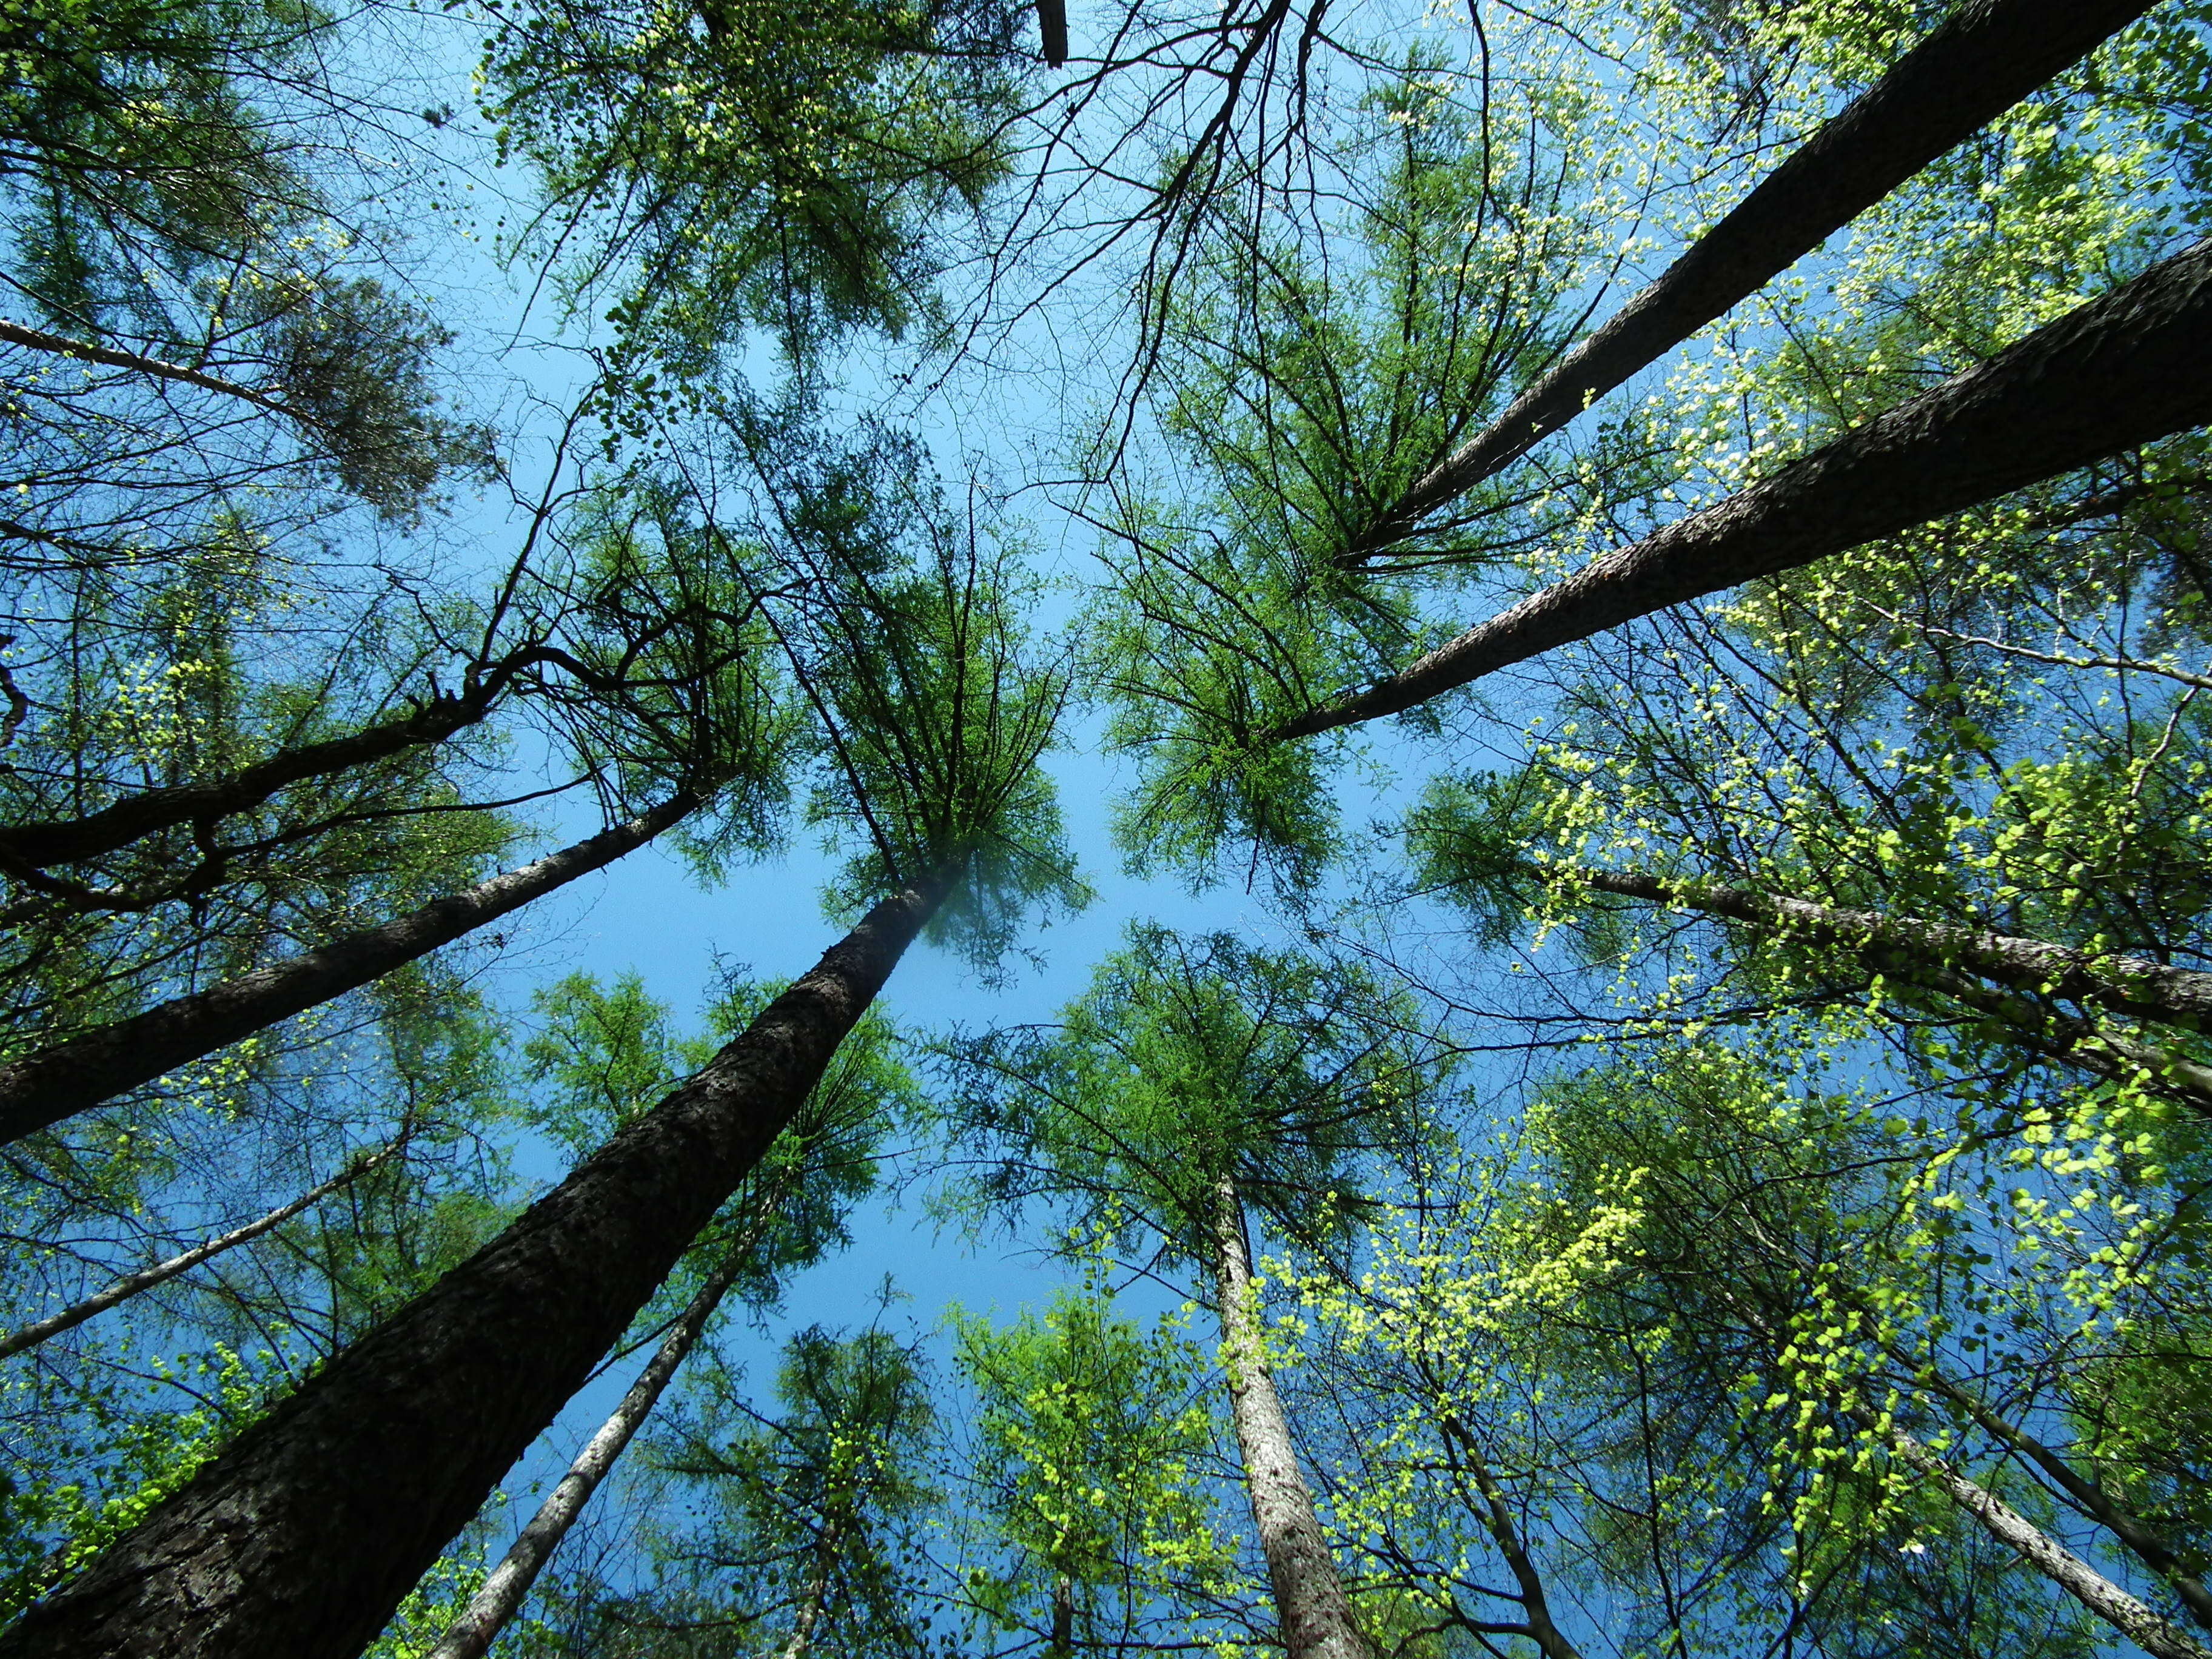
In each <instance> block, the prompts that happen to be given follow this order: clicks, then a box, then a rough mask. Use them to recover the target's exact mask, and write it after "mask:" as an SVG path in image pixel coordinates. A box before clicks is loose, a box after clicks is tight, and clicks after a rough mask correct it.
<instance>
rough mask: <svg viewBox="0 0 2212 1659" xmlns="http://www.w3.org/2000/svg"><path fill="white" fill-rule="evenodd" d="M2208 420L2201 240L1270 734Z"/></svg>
mask: <svg viewBox="0 0 2212 1659" xmlns="http://www.w3.org/2000/svg"><path fill="white" fill-rule="evenodd" d="M2207 419H2212V240H2205V241H2201V242H2199V243H2197V245H2196V246H2193V247H2191V248H2190V249H2188V250H2187V251H2186V252H2182V253H2178V254H2176V255H2174V256H2173V257H2172V258H2170V259H2166V260H2163V261H2161V262H2160V263H2159V264H2155V265H2154V266H2152V267H2151V268H2150V269H2149V270H2147V271H2145V272H2144V273H2143V274H2142V276H2138V277H2136V279H2135V280H2134V281H2133V282H2130V283H2124V284H2122V285H2121V286H2120V287H2119V288H2118V289H2114V290H2113V291H2112V293H2110V294H2108V295H2106V296H2105V297H2104V298H2103V299H2101V300H2099V301H2094V302H2093V303H2092V304H2089V305H2086V306H2083V307H2081V309H2079V310H2077V311H2074V312H2071V313H2068V314H2067V315H2066V316H2064V317H2062V318H2060V319H2058V320H2057V322H2055V323H2052V324H2051V325H2048V326H2046V327H2044V328H2041V329H2039V330H2037V331H2035V332H2034V333H2033V334H2031V335H2029V336H2028V337H2027V338H2026V339H2025V340H2022V341H2021V342H2019V343H2017V344H2015V345H2013V346H2010V347H2008V349H2005V350H2003V351H2001V352H1999V353H1998V354H1997V355H1996V356H1994V357H1992V358H1990V360H1989V361H1988V362H1984V363H1980V364H1978V365H1976V366H1975V367H1974V368H1970V369H1967V370H1966V372H1965V373H1963V374H1954V376H1952V377H1951V378H1950V379H1949V380H1946V381H1944V382H1943V383H1942V385H1941V386H1936V388H1935V389H1934V390H1932V391H1930V392H1924V393H1923V394H1922V395H1921V396H1919V397H1917V398H1911V399H1909V400H1908V401H1906V402H1905V403H1903V404H1899V405H1897V406H1896V407H1895V408H1893V409H1890V410H1885V411H1884V412H1883V413H1881V414H1880V415H1878V416H1875V417H1874V418H1873V419H1871V420H1869V421H1868V422H1866V423H1865V424H1864V425H1863V426H1860V427H1858V428H1855V429H1854V430H1852V431H1850V432H1849V433H1847V434H1845V435H1844V436H1843V437H1841V438H1838V439H1837V440H1836V441H1834V442H1833V443H1832V444H1829V445H1828V446H1826V447H1825V448H1822V449H1820V450H1816V451H1815V452H1814V453H1812V454H1810V455H1807V456H1804V457H1802V458H1801V459H1797V460H1795V461H1792V462H1791V463H1790V465H1787V466H1785V467H1784V468H1782V469H1781V470H1780V471H1778V472H1776V473H1774V474H1773V475H1772V476H1771V477H1767V478H1763V479H1761V480H1760V481H1759V483H1755V484H1753V485H1751V486H1750V487H1749V488H1748V489H1743V490H1740V491H1739V492H1737V493H1736V494H1735V495H1731V496H1729V498H1728V499H1727V500H1726V501H1721V502H1718V503H1717V504H1716V505H1714V506H1712V507H1707V508H1706V509H1705V511H1704V512H1702V513H1693V514H1692V515H1691V516H1690V517H1688V518H1686V519H1682V520H1677V521H1676V522H1675V523H1673V524H1670V525H1668V526H1665V527H1663V528H1662V529H1660V530H1656V531H1654V532H1652V533H1651V534H1650V535H1649V536H1646V537H1644V538H1643V539H1642V540H1641V541H1638V542H1634V543H1632V544H1630V545H1628V546H1627V547H1624V548H1620V549H1616V550H1614V551H1613V552H1611V553H1608V554H1607V555H1605V556H1603V557H1602V558H1600V559H1597V560H1595V561H1594V562H1591V563H1589V564H1588V565H1586V566H1584V567H1583V568H1582V569H1580V570H1578V571H1577V572H1576V573H1575V574H1573V575H1571V576H1569V577H1567V578H1565V580H1562V581H1558V582H1554V583H1553V584H1552V586H1549V587H1547V588H1544V589H1542V590H1541V591H1540V592H1536V593H1533V594H1531V595H1530V596H1529V597H1528V598H1527V599H1523V600H1522V601H1521V603H1520V604H1518V605H1514V606H1512V607H1511V608H1510V609H1509V610H1507V611H1504V612H1502V613H1501V614H1499V615H1498V616H1496V617H1492V618H1491V619H1490V620H1489V621H1488V622H1486V623H1480V624H1479V625H1477V626H1476V627H1474V628H1472V629H1468V631H1467V632H1466V633H1464V634H1462V635H1460V636H1459V637H1458V638H1457V639H1455V640H1452V641H1449V642H1448V643H1446V644H1444V645H1442V646H1439V647H1437V649H1436V650H1434V651H1431V652H1430V653H1428V654H1427V655H1426V656H1424V657H1422V658H1420V659H1418V660H1417V661H1415V662H1414V663H1413V664H1412V665H1410V666H1408V667H1407V668H1406V669H1405V670H1404V671H1401V672H1400V673H1397V674H1394V675H1392V676H1391V677H1390V678H1389V679H1386V680H1384V681H1383V682H1382V683H1381V684H1377V685H1375V686H1373V687H1370V689H1369V690H1365V691H1363V692H1360V693H1358V694H1356V695H1355V696H1350V697H1347V698H1345V699H1344V700H1342V701H1341V702H1335V703H1332V704H1329V705H1328V706H1327V707H1324V708H1316V709H1312V710H1310V711H1309V712H1307V713H1306V714H1301V715H1300V716H1298V717H1297V719H1296V720H1290V721H1287V722H1285V724H1284V725H1282V726H1278V727H1277V728H1276V729H1275V730H1274V731H1273V732H1271V733H1269V734H1268V735H1269V737H1270V738H1276V739H1280V738H1297V737H1307V736H1310V735H1312V734H1314V733H1316V732H1327V731H1329V730H1331V729H1333V728H1334V727H1337V726H1352V725H1356V724H1358V722H1360V721H1362V720H1376V719H1379V718H1380V717H1381V716H1383V715H1385V714H1397V713H1400V712H1401V711H1402V710H1404V709H1407V708H1412V707H1413V706H1414V705H1415V704H1416V703H1419V702H1425V701H1426V700H1428V699H1429V698H1431V697H1433V696H1437V695H1438V694H1439V693H1441V692H1443V691H1447V690H1451V689H1452V688H1454V687H1455V686H1461V685H1465V684H1468V682H1469V681H1471V680H1474V679H1479V678H1481V677H1482V676H1483V675H1485V674H1489V673H1492V672H1495V671H1497V670H1498V669H1501V668H1504V667H1507V666H1509V665H1511V664H1514V663H1516V662H1522V661H1525V660H1527V659H1528V658H1530V657H1533V656H1535V655H1537V654H1538V653H1541V652H1544V651H1548V650H1550V649H1552V648H1553V647H1555V646H1560V645H1565V644H1567V643H1569V642H1570V641H1575V640H1580V639H1587V638H1589V636H1590V635H1593V634H1599V633H1602V632H1604V631H1605V630H1606V629H1609V628H1615V627H1618V626H1619V625H1620V624H1621V623H1625V622H1628V621H1631V620H1632V619H1633V618H1635V617H1642V616H1646V615H1648V614H1650V612H1652V611H1658V610H1662V609H1664V608H1665V607H1666V606H1668V605H1680V604H1683V603H1685V602H1686V601H1688V600H1691V599H1700V598H1703V597H1704V596H1705V594H1708V593H1716V592H1720V591H1721V590H1722V589H1723V588H1727V587H1733V586H1736V585H1737V584H1738V583H1740V582H1746V581H1749V580H1752V579H1753V578H1754V577H1758V576H1770V575H1773V574H1776V573H1778V572H1780V571H1784V570H1794V569H1796V568H1798V567H1800V566H1802V565H1806V564H1810V563H1812V562H1814V561H1815V560H1818V559H1822V558H1826V557H1827V556H1829V555H1830V554H1833V553H1841V552H1844V550H1847V549H1850V548H1854V547H1858V546H1861V545H1863V544H1865V543H1868V542H1870V541H1875V540H1877V539H1879V538H1881V537H1884V536H1890V535H1894V534H1896V533H1897V532H1899V531H1901V530H1906V529H1910V528H1911V526H1914V525H1917V524H1923V523H1925V522H1926V521H1928V520H1930V519H1938V518H1942V516H1943V515H1944V514H1946V513H1955V512H1958V511H1960V509H1962V508H1965V507H1972V506H1973V505H1974V504H1975V503H1977V502H1978V501H1988V500H1990V499H1991V498H1992V497H1994V496H1998V495H2006V494H2008V493H2009V492H2010V491H2012V490H2015V489H2021V488H2022V487H2024V486H2026V485H2027V484H2031V483H2035V482H2036V481H2037V480H2039V479H2041V478H2047V477H2051V476H2053V475H2054V474H2057V473H2061V472H2066V471H2071V470H2072V469H2073V468H2075V467H2078V466H2085V465H2087V464H2088V463H2090V462H2092V461H2094V460H2098V459H2101V458H2102V457H2104V456H2106V455H2110V454H2112V453H2115V452H2117V451H2119V450H2124V449H2130V448H2133V447H2136V445H2139V444H2145V443H2148V442H2150V441H2153V440H2154V439H2157V438H2161V437H2165V436H2166V435H2168V434H2170V433H2174V432H2179V431H2183V430H2185V429H2186V428H2190V427H2192V426H2197V425H2199V424H2202V423H2203V422H2205V421H2206V420H2207Z"/></svg>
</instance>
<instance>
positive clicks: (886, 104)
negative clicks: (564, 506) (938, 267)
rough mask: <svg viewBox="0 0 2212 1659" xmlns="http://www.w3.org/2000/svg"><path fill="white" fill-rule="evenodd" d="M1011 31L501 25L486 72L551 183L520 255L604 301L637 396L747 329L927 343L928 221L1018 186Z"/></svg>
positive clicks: (791, 343)
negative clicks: (903, 337) (1013, 173)
mask: <svg viewBox="0 0 2212 1659" xmlns="http://www.w3.org/2000/svg"><path fill="white" fill-rule="evenodd" d="M1014 15H1015V14H1014V12H1013V9H1012V8H1011V7H1007V6H1005V5H1003V4H1000V3H998V0H929V3H924V4H920V5H916V4H909V3H904V0H896V3H895V0H880V3H871V4H866V5H861V6H858V7H855V6H850V5H824V4H808V5H801V6H799V7H796V8H794V7H793V6H789V5H781V4H769V3H762V0H704V3H700V4H696V5H695V4H692V3H689V0H637V3H632V4H628V5H623V6H617V7H608V6H601V5H575V4H568V3H563V0H553V3H544V4H532V5H529V6H526V7H522V8H519V9H515V10H513V11H512V12H507V13H505V14H503V15H501V16H500V19H499V22H498V26H497V27H496V28H495V32H494V33H493V34H492V35H491V37H490V40H489V43H488V48H487V52H486V56H485V59H484V64H483V69H482V70H481V71H480V75H481V78H482V82H483V86H484V88H485V95H486V98H487V100H488V103H489V113H490V115H491V117H492V118H493V119H494V120H495V121H496V122H497V123H498V124H499V127H500V134H501V142H502V143H503V144H504V145H505V146H506V147H507V149H508V150H510V151H511V152H513V153H514V154H518V155H521V156H523V157H525V158H526V159H527V160H528V161H530V162H531V164H532V166H533V167H535V168H537V170H538V173H539V175H540V177H541V179H542V181H543V196H544V204H543V205H542V206H541V207H540V208H539V210H538V214H537V215H536V216H535V218H534V219H533V220H532V222H531V223H530V225H529V226H527V227H526V229H525V230H524V232H523V234H522V235H521V236H520V239H519V241H520V247H521V248H522V249H523V250H524V251H525V252H531V253H538V252H544V254H545V255H546V256H547V257H548V258H550V259H551V260H553V261H554V262H555V263H556V266H557V267H558V268H559V269H560V270H561V271H562V276H563V277H564V278H565V280H566V281H567V282H568V284H569V285H570V289H571V292H572V293H573V294H574V295H576V296H577V297H578V298H579V299H580V300H581V299H583V298H584V297H585V296H587V295H588V296H595V297H596V296H601V295H605V296H606V297H609V298H611V299H612V301H613V304H612V307H611V310H610V311H609V313H608V314H609V317H610V319H611V320H612V321H613V322H614V323H615V325H616V326H617V331H618V334H619V337H620V338H621V340H622V342H623V362H624V363H625V364H626V365H627V366H628V372H627V385H626V386H624V387H623V390H624V391H625V392H629V393H630V394H633V395H638V396H644V397H650V396H652V395H653V394H654V392H655V390H656V382H657V381H658V380H659V379H660V377H662V376H668V377H671V379H676V380H682V379H684V378H687V377H689V376H690V375H692V374H697V373H699V372H700V371H702V369H705V368H708V367H709V366H710V365H711V364H712V363H713V362H714V361H715V359H716V357H717V356H718V355H719V354H720V352H721V351H722V350H723V349H724V348H725V347H726V346H727V345H728V344H730V343H732V342H733V341H734V340H736V339H738V338H739V337H741V335H742V333H743V331H744V330H746V329H747V328H749V327H753V326H761V327H765V328H768V329H769V330H771V331H774V332H775V334H776V335H777V336H778V337H780V338H781V343H782V344H783V346H784V348H785V349H786V350H787V351H788V352H790V353H792V354H793V355H794V356H798V355H799V354H801V353H803V352H804V351H805V350H806V349H809V348H811V347H812V346H814V345H817V344H819V343H826V342H827V341H829V340H831V339H834V338H835V337H837V336H839V335H841V334H842V333H844V332H846V331H848V330H850V329H853V328H854V327H856V326H866V327H873V328H878V329H884V330H888V331H890V332H892V333H897V332H899V331H902V330H903V329H904V328H905V327H907V326H908V325H909V324H910V323H912V322H913V321H915V319H916V317H917V314H918V313H919V312H920V311H921V309H922V307H923V304H924V301H925V295H926V292H927V284H928V281H929V278H930V276H931V274H932V270H933V266H934V264H935V263H936V260H937V255H936V254H935V252H933V242H934V240H935V237H936V235H937V234H938V227H937V225H936V220H937V219H938V218H939V216H941V215H942V214H943V213H945V211H946V210H948V209H950V208H955V207H958V206H961V205H966V206H969V207H971V208H972V207H974V206H975V205H977V204H980V202H981V197H982V195H983V193H984V191H986V190H987V188H988V187H989V186H990V185H992V184H994V183H995V182H996V181H998V180H999V179H1001V178H1002V177H1003V176H1004V175H1005V173H1006V135H1005V133H1004V131H1003V128H1002V126H1001V125H1000V124H1001V122H1002V121H1003V120H1004V118H1005V117H1006V113H1007V112H1008V107H1009V105H1010V103H1011V101H1012V94H1013V91H1014V83H1013V79H1012V72H1011V68H1010V65H1009V64H1008V61H1007V60H1008V57H1009V54H1010V52H1011V48H1012V40H1011V31H1012V27H1013V18H1014Z"/></svg>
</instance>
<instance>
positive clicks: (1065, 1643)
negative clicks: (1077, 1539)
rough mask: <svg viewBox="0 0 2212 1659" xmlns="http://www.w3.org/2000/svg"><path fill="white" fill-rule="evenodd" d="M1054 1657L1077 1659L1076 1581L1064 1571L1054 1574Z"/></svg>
mask: <svg viewBox="0 0 2212 1659" xmlns="http://www.w3.org/2000/svg"><path fill="white" fill-rule="evenodd" d="M1045 1651H1046V1652H1047V1653H1048V1654H1050V1655H1051V1656H1052V1659H1075V1581H1074V1580H1073V1578H1070V1577H1068V1576H1067V1575H1066V1573H1064V1572H1056V1573H1054V1574H1053V1576H1052V1645H1051V1646H1050V1647H1048V1648H1047V1649H1046V1650H1045Z"/></svg>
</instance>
